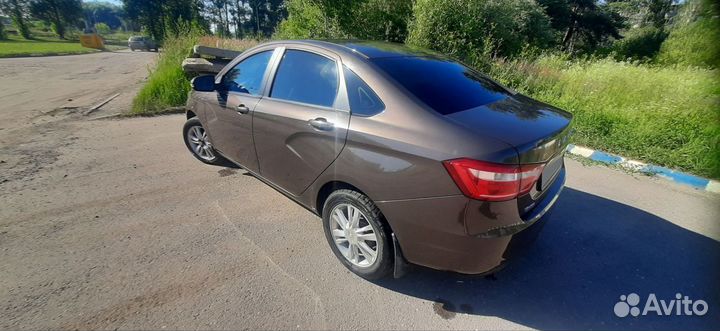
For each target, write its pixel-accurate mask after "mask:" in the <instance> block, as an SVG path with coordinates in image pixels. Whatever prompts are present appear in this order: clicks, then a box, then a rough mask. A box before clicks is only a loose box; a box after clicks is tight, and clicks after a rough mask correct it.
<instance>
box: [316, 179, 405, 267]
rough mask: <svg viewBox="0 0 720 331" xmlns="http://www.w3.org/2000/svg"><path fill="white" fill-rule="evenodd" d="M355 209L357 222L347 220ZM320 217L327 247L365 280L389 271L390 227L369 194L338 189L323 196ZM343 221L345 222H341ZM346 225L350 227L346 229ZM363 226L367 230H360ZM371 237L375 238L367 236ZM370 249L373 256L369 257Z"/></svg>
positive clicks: (370, 254)
mask: <svg viewBox="0 0 720 331" xmlns="http://www.w3.org/2000/svg"><path fill="white" fill-rule="evenodd" d="M353 209H354V211H352V210H353ZM358 211H359V213H360V214H359V215H358V220H357V222H356V224H354V225H352V224H350V223H351V222H350V221H351V220H350V218H351V217H349V216H350V214H351V213H352V215H357V212H358ZM338 212H339V213H341V214H342V215H343V216H344V217H345V220H346V221H348V222H347V223H344V222H343V219H342V218H341V217H339V215H337V214H336V213H338ZM322 220H323V230H324V232H325V238H326V239H327V241H328V244H329V245H330V248H331V249H332V251H333V253H334V254H335V256H336V257H337V258H338V260H340V262H341V263H342V264H343V265H344V266H345V267H346V268H348V269H349V270H350V271H352V272H353V273H355V274H356V275H358V276H360V277H362V278H365V279H368V280H375V279H380V278H383V277H386V276H387V275H389V274H390V273H391V272H392V267H393V254H392V250H393V243H392V240H391V235H390V228H389V227H388V226H387V225H386V223H385V220H384V217H383V215H382V213H381V212H380V209H378V207H377V206H375V204H374V203H373V202H372V200H370V198H368V197H367V196H365V195H364V194H362V193H360V192H356V191H353V190H345V189H343V190H337V191H335V192H333V193H331V194H330V196H328V198H327V199H326V200H325V204H324V206H323V212H322ZM338 220H339V221H338ZM342 223H344V224H345V225H344V226H343V225H342ZM368 226H369V227H370V229H371V230H372V234H370V232H369V231H370V230H368ZM347 228H350V229H349V230H346V229H347ZM363 229H366V230H364V231H362V230H363ZM340 233H342V234H340ZM353 233H354V234H353ZM373 235H374V236H373ZM373 237H374V238H375V240H372V239H369V238H373ZM343 238H345V239H343ZM366 239H367V240H366ZM360 241H362V244H361V243H360ZM373 242H374V246H373ZM353 246H354V248H353ZM373 251H374V252H375V255H374V257H372V255H373V254H372V252H373ZM360 255H362V257H361V256H360ZM368 257H371V258H368ZM361 259H364V261H362V260H361ZM371 260H372V261H371Z"/></svg>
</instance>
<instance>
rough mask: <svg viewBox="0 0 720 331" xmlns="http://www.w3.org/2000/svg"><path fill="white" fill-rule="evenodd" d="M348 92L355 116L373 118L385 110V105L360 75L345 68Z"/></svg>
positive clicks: (351, 109)
mask: <svg viewBox="0 0 720 331" xmlns="http://www.w3.org/2000/svg"><path fill="white" fill-rule="evenodd" d="M343 73H344V75H345V84H346V85H347V90H348V100H349V102H350V111H351V112H352V114H353V115H358V116H373V115H376V114H379V113H381V112H382V111H383V110H385V104H383V102H382V101H381V100H380V98H379V97H378V96H377V94H375V92H373V90H372V89H371V88H370V86H368V85H367V84H366V83H365V82H364V81H363V80H362V79H361V78H360V77H358V75H356V74H355V73H354V72H353V71H352V70H350V69H348V68H347V67H345V66H343Z"/></svg>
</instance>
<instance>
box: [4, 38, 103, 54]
mask: <svg viewBox="0 0 720 331" xmlns="http://www.w3.org/2000/svg"><path fill="white" fill-rule="evenodd" d="M94 52H98V50H96V49H91V48H85V47H82V46H81V45H80V42H79V41H67V40H58V39H50V38H43V37H37V38H36V39H32V40H25V39H22V38H19V37H17V36H13V35H10V36H9V39H8V40H0V57H20V56H48V55H64V54H84V53H94Z"/></svg>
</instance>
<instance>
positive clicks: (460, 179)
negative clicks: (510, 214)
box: [443, 159, 544, 201]
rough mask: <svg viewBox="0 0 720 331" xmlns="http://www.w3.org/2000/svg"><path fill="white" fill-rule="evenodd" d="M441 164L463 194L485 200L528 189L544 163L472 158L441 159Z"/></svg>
mask: <svg viewBox="0 0 720 331" xmlns="http://www.w3.org/2000/svg"><path fill="white" fill-rule="evenodd" d="M443 165H444V166H445V168H446V169H447V171H448V172H449V173H450V176H451V177H452V179H453V180H454V181H455V184H457V186H458V188H460V190H461V191H462V192H463V194H465V195H466V196H468V197H470V198H473V199H478V200H487V201H505V200H510V199H514V198H516V197H517V196H519V195H522V194H525V193H527V192H530V190H532V187H533V185H535V183H536V182H537V181H538V179H539V178H540V175H541V174H542V170H543V167H544V165H542V164H532V165H523V166H517V165H508V164H497V163H489V162H482V161H477V160H472V159H455V160H448V161H444V162H443Z"/></svg>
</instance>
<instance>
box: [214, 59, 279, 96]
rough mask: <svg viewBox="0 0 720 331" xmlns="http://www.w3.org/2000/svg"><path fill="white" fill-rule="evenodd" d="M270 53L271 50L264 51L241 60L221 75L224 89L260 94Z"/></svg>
mask: <svg viewBox="0 0 720 331" xmlns="http://www.w3.org/2000/svg"><path fill="white" fill-rule="evenodd" d="M272 53H273V51H272V50H269V51H264V52H260V53H257V54H255V55H252V56H250V57H248V58H246V59H244V60H242V62H240V63H238V64H237V65H236V66H235V67H233V68H232V69H230V70H229V71H228V72H227V73H226V74H225V76H223V79H222V83H221V86H222V87H223V88H224V89H225V90H226V91H232V92H240V93H247V94H251V95H260V91H261V89H262V86H261V85H262V81H263V77H264V76H265V69H267V66H268V63H269V62H270V57H271V56H272Z"/></svg>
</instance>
